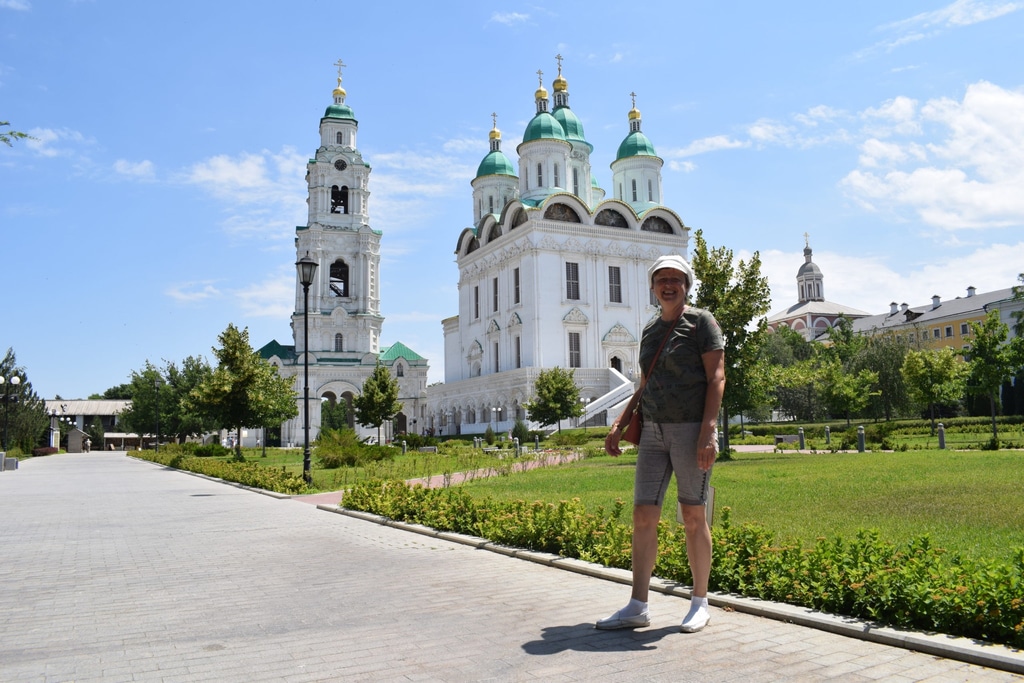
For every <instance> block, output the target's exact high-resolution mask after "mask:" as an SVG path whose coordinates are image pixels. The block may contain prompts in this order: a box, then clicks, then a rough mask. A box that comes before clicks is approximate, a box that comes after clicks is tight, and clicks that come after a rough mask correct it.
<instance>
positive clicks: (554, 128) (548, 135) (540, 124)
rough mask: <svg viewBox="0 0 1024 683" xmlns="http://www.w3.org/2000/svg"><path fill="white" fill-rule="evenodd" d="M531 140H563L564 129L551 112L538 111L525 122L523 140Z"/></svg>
mask: <svg viewBox="0 0 1024 683" xmlns="http://www.w3.org/2000/svg"><path fill="white" fill-rule="evenodd" d="M531 140H562V141H564V140H565V129H564V128H562V124H561V123H559V122H558V119H556V118H555V117H554V116H552V115H551V114H549V113H547V112H546V111H542V112H538V113H537V115H536V116H534V117H533V118H532V119H530V122H529V123H528V124H526V132H525V133H523V142H530V141H531Z"/></svg>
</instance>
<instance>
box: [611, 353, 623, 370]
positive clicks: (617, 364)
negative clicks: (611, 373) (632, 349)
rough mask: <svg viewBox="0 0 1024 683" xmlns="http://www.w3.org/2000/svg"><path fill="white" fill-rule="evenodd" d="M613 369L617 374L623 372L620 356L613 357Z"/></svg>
mask: <svg viewBox="0 0 1024 683" xmlns="http://www.w3.org/2000/svg"><path fill="white" fill-rule="evenodd" d="M612 368H614V369H615V370H616V371H617V372H622V359H621V358H619V357H618V356H612Z"/></svg>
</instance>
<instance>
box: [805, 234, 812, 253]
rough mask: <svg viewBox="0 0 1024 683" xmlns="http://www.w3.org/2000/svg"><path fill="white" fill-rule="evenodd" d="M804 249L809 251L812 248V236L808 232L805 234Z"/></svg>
mask: <svg viewBox="0 0 1024 683" xmlns="http://www.w3.org/2000/svg"><path fill="white" fill-rule="evenodd" d="M804 247H806V248H808V249H810V247H811V236H810V235H809V234H807V233H806V232H805V233H804Z"/></svg>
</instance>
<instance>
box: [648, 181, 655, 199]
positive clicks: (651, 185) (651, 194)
mask: <svg viewBox="0 0 1024 683" xmlns="http://www.w3.org/2000/svg"><path fill="white" fill-rule="evenodd" d="M647 201H649V202H653V201H654V182H653V181H651V180H648V181H647Z"/></svg>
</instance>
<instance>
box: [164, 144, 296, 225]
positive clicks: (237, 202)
mask: <svg viewBox="0 0 1024 683" xmlns="http://www.w3.org/2000/svg"><path fill="white" fill-rule="evenodd" d="M305 168H306V157H305V156H303V155H301V154H298V153H297V152H296V151H295V150H294V149H292V148H290V147H285V148H283V149H282V150H281V151H280V152H277V153H274V152H270V151H267V150H263V151H261V152H259V153H258V154H255V153H244V154H240V155H238V156H237V157H230V156H228V155H223V154H222V155H218V156H214V157H211V158H209V159H207V160H205V161H201V162H199V163H197V164H194V165H193V166H192V167H191V168H189V169H187V170H186V172H185V173H184V176H183V179H184V182H186V183H189V184H193V185H196V186H198V187H200V188H202V189H203V190H205V191H206V192H208V193H209V194H211V195H212V196H213V197H215V198H216V199H218V200H220V201H221V202H223V203H224V210H225V212H226V213H227V214H228V217H227V218H225V219H224V221H223V223H222V225H223V227H224V229H225V230H226V231H227V232H229V233H232V234H234V235H236V236H240V237H259V238H262V239H267V240H280V239H281V238H282V237H286V236H287V235H290V234H291V231H292V230H294V229H295V226H296V225H300V224H303V223H305V220H306V214H307V209H306V195H307V190H306V187H305V183H304V181H303V177H304V176H305Z"/></svg>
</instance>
